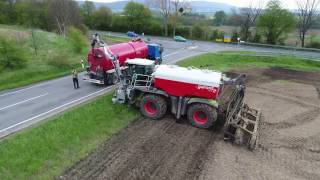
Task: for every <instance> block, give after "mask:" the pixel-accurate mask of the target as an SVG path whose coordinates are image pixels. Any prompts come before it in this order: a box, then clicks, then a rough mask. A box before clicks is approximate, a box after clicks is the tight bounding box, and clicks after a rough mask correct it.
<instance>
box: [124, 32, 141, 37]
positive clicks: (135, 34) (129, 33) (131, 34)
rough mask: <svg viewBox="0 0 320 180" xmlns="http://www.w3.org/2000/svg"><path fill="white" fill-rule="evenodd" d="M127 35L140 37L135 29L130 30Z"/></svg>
mask: <svg viewBox="0 0 320 180" xmlns="http://www.w3.org/2000/svg"><path fill="white" fill-rule="evenodd" d="M127 36H129V37H131V38H135V37H138V36H139V35H138V34H137V33H135V32H133V31H128V32H127Z"/></svg>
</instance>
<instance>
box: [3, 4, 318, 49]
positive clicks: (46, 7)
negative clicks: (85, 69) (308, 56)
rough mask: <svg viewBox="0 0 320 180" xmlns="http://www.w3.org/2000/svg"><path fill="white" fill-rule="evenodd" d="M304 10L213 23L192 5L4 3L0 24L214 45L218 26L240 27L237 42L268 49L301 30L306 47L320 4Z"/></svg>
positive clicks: (254, 10) (254, 13) (252, 12)
mask: <svg viewBox="0 0 320 180" xmlns="http://www.w3.org/2000/svg"><path fill="white" fill-rule="evenodd" d="M296 1H297V6H298V9H297V10H296V11H295V12H290V11H288V10H287V9H285V8H283V7H282V6H281V3H280V1H279V0H270V1H269V2H268V4H267V5H266V7H263V5H262V3H259V2H260V1H253V0H252V3H251V5H250V6H249V7H247V8H240V9H238V10H233V11H232V13H229V14H226V13H225V12H223V11H218V12H216V13H215V15H214V18H213V19H210V18H207V17H205V16H203V15H199V14H196V13H193V12H192V9H191V7H190V5H189V3H188V2H189V1H188V0H147V4H146V5H145V4H140V3H136V2H132V1H130V2H129V3H128V4H127V5H126V6H125V8H124V10H123V12H121V13H116V12H112V10H111V9H109V8H108V7H99V8H97V7H95V6H94V3H93V2H91V1H84V2H83V3H81V4H78V3H77V2H76V1H74V0H2V1H0V11H1V12H2V13H1V14H0V23H1V24H19V25H23V26H27V27H36V28H41V29H44V30H47V31H55V32H57V33H59V34H61V35H63V36H65V35H66V33H67V32H68V31H67V29H68V28H69V27H76V28H78V29H80V30H81V31H82V32H86V31H87V30H88V29H93V30H106V31H116V32H127V31H135V32H136V33H145V34H150V35H163V36H175V35H176V34H177V35H182V36H185V37H187V38H190V39H201V40H214V39H217V38H223V36H224V34H225V33H224V32H223V31H219V30H217V29H214V28H213V27H216V26H221V25H230V26H238V27H240V28H236V29H235V30H234V32H233V33H232V39H233V40H236V39H237V38H238V37H241V39H242V40H244V41H250V42H261V43H268V44H284V40H285V39H286V38H287V36H288V33H289V32H292V31H293V30H294V29H296V28H297V29H298V36H299V38H300V41H301V46H302V47H304V46H305V45H306V42H305V41H306V40H305V39H306V36H307V34H308V32H309V30H310V29H311V28H313V27H317V26H320V19H319V11H318V7H319V3H320V0H296Z"/></svg>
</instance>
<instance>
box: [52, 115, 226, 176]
mask: <svg viewBox="0 0 320 180" xmlns="http://www.w3.org/2000/svg"><path fill="white" fill-rule="evenodd" d="M218 136H220V134H219V133H218V132H216V131H208V130H203V129H197V128H194V127H191V126H190V124H189V123H187V122H185V121H182V122H181V123H177V122H176V121H174V120H173V118H172V117H171V116H168V117H166V118H165V119H162V120H160V121H150V120H148V119H140V120H137V121H136V122H134V123H132V124H131V125H129V127H127V128H126V129H124V130H122V131H121V132H120V133H118V134H117V135H115V136H114V137H112V138H111V139H110V140H109V141H107V142H106V143H104V144H102V145H101V146H99V147H98V148H97V150H96V151H94V152H93V153H91V154H90V155H89V156H88V157H87V158H85V159H83V160H81V161H80V162H78V163H77V164H75V165H74V166H73V167H71V168H70V169H68V170H66V172H65V173H64V174H63V175H62V176H59V177H58V178H57V179H197V176H199V174H200V172H201V170H202V167H203V164H204V163H205V162H206V157H207V153H208V152H207V150H208V148H207V147H209V145H211V144H213V143H214V142H215V139H217V138H218ZM219 138H221V137H219Z"/></svg>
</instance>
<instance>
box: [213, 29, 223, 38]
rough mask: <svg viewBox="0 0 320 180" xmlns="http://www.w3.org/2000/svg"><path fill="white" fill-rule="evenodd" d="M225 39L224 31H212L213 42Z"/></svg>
mask: <svg viewBox="0 0 320 180" xmlns="http://www.w3.org/2000/svg"><path fill="white" fill-rule="evenodd" d="M223 38H224V32H223V31H219V30H217V29H215V30H213V31H212V34H211V37H210V39H211V40H216V39H223Z"/></svg>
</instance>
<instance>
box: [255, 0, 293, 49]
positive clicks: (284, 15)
mask: <svg viewBox="0 0 320 180" xmlns="http://www.w3.org/2000/svg"><path fill="white" fill-rule="evenodd" d="M295 24H296V23H295V18H294V15H293V14H292V13H290V12H289V11H288V10H286V9H282V8H281V6H280V1H279V0H271V1H270V2H269V3H268V5H267V9H266V10H265V12H264V14H262V15H261V16H260V17H259V18H258V21H257V27H258V28H259V30H261V32H262V34H263V35H265V37H266V41H267V43H268V44H276V43H278V42H280V40H281V38H283V35H286V33H288V32H290V31H291V30H292V29H293V28H294V27H295Z"/></svg>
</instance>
